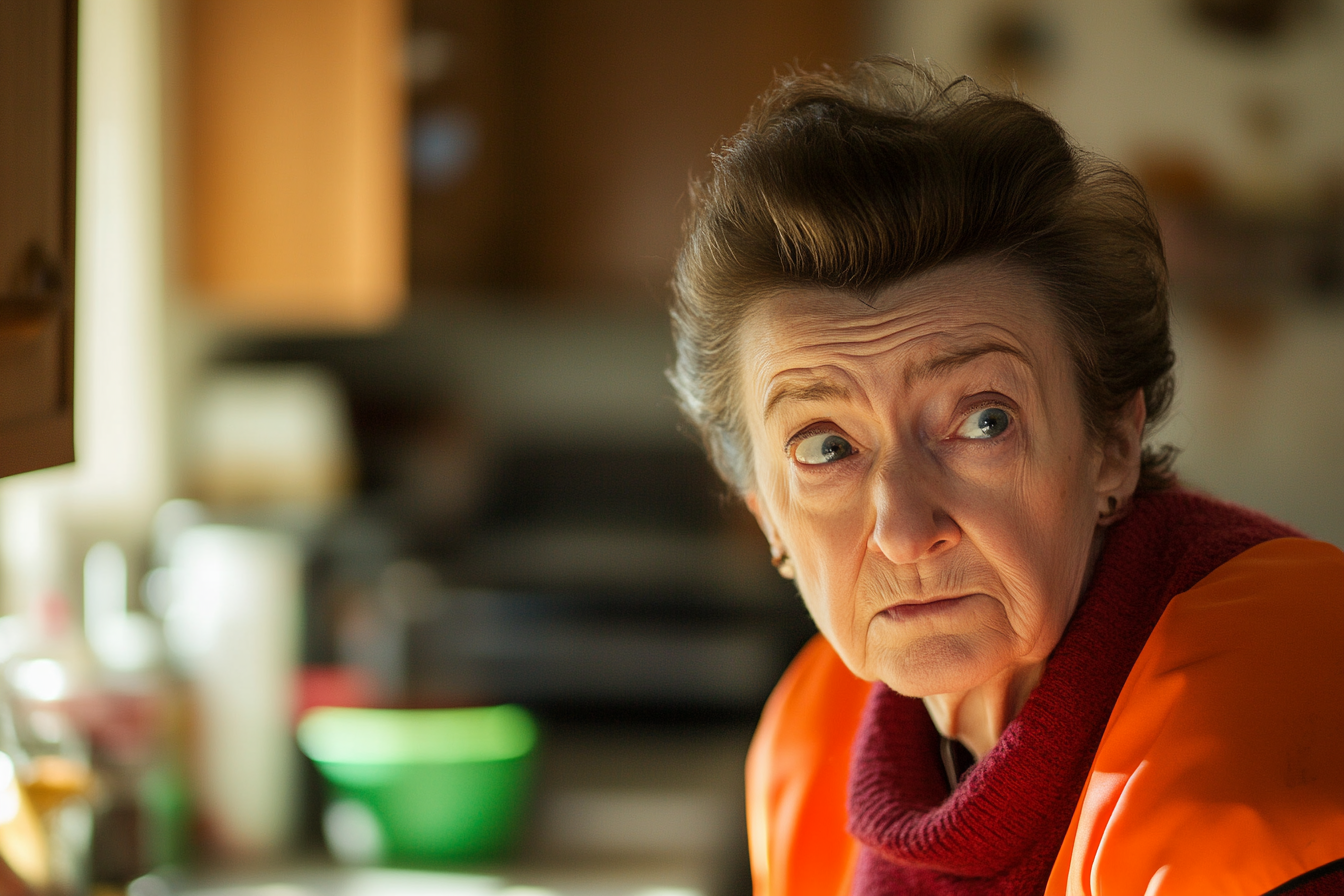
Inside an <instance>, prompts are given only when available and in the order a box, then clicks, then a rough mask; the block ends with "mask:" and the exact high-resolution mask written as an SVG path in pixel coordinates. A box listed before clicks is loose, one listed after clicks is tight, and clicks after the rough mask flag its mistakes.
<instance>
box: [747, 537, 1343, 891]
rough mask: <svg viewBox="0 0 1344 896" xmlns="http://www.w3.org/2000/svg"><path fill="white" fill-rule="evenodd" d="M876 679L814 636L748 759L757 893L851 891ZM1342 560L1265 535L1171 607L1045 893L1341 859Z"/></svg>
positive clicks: (1272, 876) (1324, 549) (1253, 887)
mask: <svg viewBox="0 0 1344 896" xmlns="http://www.w3.org/2000/svg"><path fill="white" fill-rule="evenodd" d="M869 688H870V685H869V684H868V683H867V682H863V681H860V680H859V679H857V678H855V677H854V676H853V675H852V674H851V673H850V672H849V671H848V669H846V668H845V666H844V665H843V664H842V663H841V662H840V659H839V657H837V656H836V654H835V652H834V651H833V650H831V648H830V646H829V645H828V644H826V642H825V641H823V640H822V639H820V638H819V637H818V638H816V639H814V640H813V641H812V642H811V643H810V644H808V646H807V647H806V648H804V650H803V652H802V653H800V654H799V656H798V658H797V659H796V660H795V661H794V663H793V665H792V666H790V668H789V670H788V671H787V672H786V673H785V675H784V678H783V679H781V681H780V683H779V686H778V687H777V688H776V690H775V693H774V694H773V695H772V696H771V698H770V701H769V702H768V703H767V705H766V709H765V712H764V714H763V715H762V717H761V724H760V727H759V729H758V730H757V734H756V738H755V740H754V741H753V742H752V748H751V752H750V754H749V756H748V759H747V822H748V831H749V837H750V844H751V860H752V875H753V879H754V881H755V893H756V896H845V894H848V892H849V889H850V881H851V878H852V874H853V871H854V866H855V862H856V860H857V858H858V852H859V847H858V844H857V843H856V842H855V841H854V840H853V838H851V837H850V836H849V835H848V833H846V831H845V819H846V813H845V798H846V786H847V779H848V765H849V753H850V746H851V744H852V743H853V740H854V734H855V731H856V730H857V728H858V723H859V716H860V713H861V710H862V706H863V704H864V702H865V700H866V697H867V694H868V690H869ZM1341 748H1344V553H1341V552H1340V551H1339V550H1338V549H1337V548H1334V547H1332V546H1330V545H1327V544H1324V543H1321V542H1314V541H1309V540H1306V539H1299V538H1283V539H1277V540H1274V541H1269V542H1265V543H1263V544H1260V545H1257V546H1256V547H1254V548H1251V549H1250V550H1247V551H1245V552H1243V553H1242V554H1240V555H1238V556H1237V557H1235V558H1233V559H1232V560H1230V561H1228V562H1227V563H1224V564H1223V565H1222V566H1220V567H1218V568H1217V569H1216V570H1214V571H1213V572H1212V573H1210V574H1209V575H1207V576H1205V577H1204V578H1203V579H1202V580H1200V582H1199V583H1198V584H1196V585H1195V586H1194V587H1192V588H1191V589H1190V590H1188V591H1186V592H1184V593H1182V594H1179V595H1177V596H1176V597H1175V598H1173V599H1172V601H1171V602H1170V603H1169V604H1168V605H1167V608H1166V610H1165V612H1163V614H1162V617H1161V619H1160V620H1159V622H1158V624H1157V626H1156V627H1155V628H1154V630H1153V632H1152V634H1151V635H1150V636H1149V638H1148V640H1147V642H1146V643H1145V645H1144V648H1143V650H1142V652H1141V653H1140V654H1139V658H1138V661H1137V662H1136V663H1135V664H1134V667H1133V669H1132V670H1131V671H1130V674H1129V677H1128V679H1127V681H1126V683H1125V687H1124V690H1123V691H1122V692H1121V694H1120V698H1119V699H1118V701H1117V702H1116V705H1115V708H1114V709H1113V711H1112V713H1111V717H1110V721H1109V723H1108V724H1107V727H1106V731H1105V734H1104V735H1103V736H1102V740H1101V743H1100V745H1099V747H1098V749H1097V752H1096V755H1095V757H1094V760H1093V763H1092V769H1091V771H1090V773H1089V775H1088V779H1087V783H1086V785H1085V786H1084V789H1083V793H1082V796H1081V798H1080V799H1079V801H1078V805H1077V808H1076V810H1075V812H1074V817H1073V822H1072V824H1071V826H1070V828H1069V832H1068V834H1067V836H1066V837H1065V840H1064V843H1063V844H1062V846H1061V849H1060V851H1059V854H1058V857H1057V859H1056V862H1055V866H1054V869H1053V871H1052V873H1051V875H1050V880H1049V883H1048V885H1047V889H1046V892H1047V894H1049V896H1065V894H1067V896H1128V894H1148V896H1161V894H1172V896H1178V894H1204V893H1217V894H1226V896H1233V894H1243V893H1244V894H1262V893H1265V892H1266V891H1268V890H1271V889H1273V888H1274V887H1276V886H1279V885H1280V884H1283V883H1285V882H1287V881H1289V880H1292V879H1293V878H1295V877H1297V876H1299V875H1301V874H1304V873H1306V872H1308V871H1310V870H1311V869H1314V868H1317V867H1319V866H1321V865H1325V864H1327V863H1329V862H1331V861H1334V860H1336V859H1340V858H1344V755H1342V754H1344V749H1341Z"/></svg>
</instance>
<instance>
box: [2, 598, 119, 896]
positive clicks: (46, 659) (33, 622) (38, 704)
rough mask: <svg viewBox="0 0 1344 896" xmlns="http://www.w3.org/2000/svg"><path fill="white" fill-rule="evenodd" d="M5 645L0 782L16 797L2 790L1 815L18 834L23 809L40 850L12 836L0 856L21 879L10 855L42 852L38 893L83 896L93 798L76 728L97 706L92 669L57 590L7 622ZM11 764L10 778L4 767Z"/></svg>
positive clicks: (23, 826) (25, 874) (20, 866)
mask: <svg viewBox="0 0 1344 896" xmlns="http://www.w3.org/2000/svg"><path fill="white" fill-rule="evenodd" d="M5 622H6V628H5V630H4V635H5V637H4V639H3V640H4V642H5V647H6V651H7V653H8V657H7V658H6V661H5V663H4V680H5V691H4V696H5V710H4V717H3V718H0V751H3V753H4V756H5V759H6V760H8V762H6V761H4V760H0V779H5V778H6V777H7V775H6V773H10V775H12V779H13V781H14V782H15V783H16V784H17V785H18V792H19V794H20V796H18V797H17V798H16V797H13V796H12V795H10V794H12V793H13V791H12V790H11V791H6V794H7V795H6V797H4V798H0V802H7V803H8V805H0V816H3V815H5V814H7V811H9V810H10V809H11V807H13V806H15V805H17V809H13V810H12V811H13V812H14V813H15V814H14V816H13V817H14V820H15V822H16V823H17V824H18V826H19V827H18V830H21V831H22V830H27V823H26V822H24V821H23V820H22V819H23V818H24V817H25V815H26V813H27V811H28V809H27V808H26V807H31V811H32V812H33V814H34V816H35V817H36V819H37V822H38V829H39V830H40V832H41V839H42V841H43V843H42V845H41V846H37V845H34V843H33V842H30V840H29V838H28V835H27V834H15V835H14V839H12V840H11V841H10V842H8V843H7V844H6V845H5V847H4V848H0V853H3V854H4V855H5V858H6V861H7V862H8V864H9V865H10V867H11V868H12V869H13V870H14V871H15V872H16V873H17V874H19V876H20V877H22V878H24V879H25V880H29V881H31V880H32V875H33V874H34V873H35V872H34V871H32V870H28V871H25V870H24V868H25V866H28V867H30V868H36V867H37V866H38V864H39V862H38V861H37V859H36V858H33V859H32V861H31V862H27V863H25V862H23V861H19V862H17V863H16V861H14V860H13V859H12V858H11V854H13V855H32V856H36V855H38V854H41V855H42V856H43V859H44V861H45V866H46V871H45V873H44V874H42V875H40V877H43V878H45V882H44V884H43V885H41V886H40V887H39V888H40V889H42V891H43V892H51V893H82V892H84V891H85V890H86V889H87V887H88V883H89V847H90V842H91V839H92V833H93V808H92V804H91V799H92V798H93V797H94V796H95V786H94V776H93V773H92V769H91V765H90V761H89V747H88V742H87V740H86V739H85V737H84V735H83V733H82V730H83V729H84V727H85V726H84V720H85V718H86V717H87V715H88V713H89V710H90V708H91V707H92V706H93V705H95V704H96V697H95V696H94V687H93V672H94V668H95V667H94V663H93V660H92V657H91V656H90V653H89V650H88V646H87V644H86V643H85V641H84V638H83V637H82V635H81V634H80V632H79V630H78V627H77V626H75V625H74V622H73V616H72V613H71V611H70V604H69V602H68V601H67V600H66V599H65V596H64V595H62V594H60V593H58V592H48V593H46V594H43V595H42V596H40V597H39V598H37V599H36V600H34V601H33V602H32V603H31V604H30V609H29V613H28V615H27V618H15V617H10V618H9V619H7V620H6V621H5ZM11 765H12V766H13V768H12V772H11V769H10V766H11Z"/></svg>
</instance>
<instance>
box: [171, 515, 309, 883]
mask: <svg viewBox="0 0 1344 896" xmlns="http://www.w3.org/2000/svg"><path fill="white" fill-rule="evenodd" d="M171 569H172V591H173V597H172V602H171V605H170V606H169V608H168V612H167V614H166V617H165V619H164V634H165V637H166V640H167V642H168V646H169V649H170V651H171V652H172V654H173V656H174V657H175V659H176V660H177V662H178V664H179V666H180V667H181V669H182V671H183V672H184V673H185V674H186V676H187V677H188V679H189V680H190V681H191V683H192V685H193V690H194V693H195V702H196V720H197V731H196V737H195V740H196V741H197V743H196V745H195V747H196V751H197V755H196V760H197V763H196V767H197V770H198V771H197V779H196V782H195V784H196V797H197V800H198V804H199V806H200V810H201V813H202V815H203V817H204V820H205V822H206V829H207V831H208V832H209V834H210V836H211V839H212V841H213V846H214V847H215V848H216V849H217V850H218V851H219V852H220V853H222V856H223V857H226V858H231V859H236V860H243V861H252V860H265V859H269V858H274V857H276V856H278V855H279V854H280V853H281V852H283V850H284V849H285V847H286V846H287V845H288V844H289V840H290V835H291V833H292V830H293V821H294V809H295V804H296V800H297V789H296V780H297V776H296V769H295V754H294V747H293V735H292V733H291V714H292V711H293V705H294V678H295V669H296V667H297V665H298V662H299V641H300V628H299V626H300V615H301V608H302V587H303V557H302V554H301V552H300V550H299V546H298V544H297V542H296V540H295V539H294V538H292V537H290V536H287V535H284V534H281V533H277V532H267V531H261V530H256V529H248V528H242V527H238V526H215V525H210V526H198V527H195V528H192V529H188V530H187V531H186V532H184V533H183V534H182V535H180V536H179V537H178V539H177V541H176V543H175V544H174V545H173V551H172V566H171Z"/></svg>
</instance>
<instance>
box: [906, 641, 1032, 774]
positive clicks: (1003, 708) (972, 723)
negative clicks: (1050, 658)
mask: <svg viewBox="0 0 1344 896" xmlns="http://www.w3.org/2000/svg"><path fill="white" fill-rule="evenodd" d="M1044 672H1045V661H1044V660H1042V661H1041V662H1039V663H1034V664H1032V665H1030V666H1022V667H1017V668H1013V669H1007V670H1005V671H1003V672H1001V673H1000V674H999V675H997V676H995V677H994V678H991V679H990V680H989V681H986V682H984V683H983V684H981V685H978V686H977V687H975V688H972V689H971V690H969V691H963V692H962V693H958V694H933V695H931V696H928V697H925V698H924V706H925V708H926V709H927V710H928V712H929V717H930V718H931V719H933V724H934V727H936V728H937V729H938V733H939V734H941V735H942V736H943V737H946V738H949V739H951V740H958V741H961V743H962V744H963V745H964V746H965V747H966V749H968V750H970V751H971V755H973V756H974V757H975V758H976V759H977V760H979V759H980V758H982V757H983V756H984V755H985V754H986V753H988V752H989V751H990V750H992V749H994V745H995V744H997V743H998V742H999V738H1000V737H1002V736H1003V730H1004V729H1005V728H1007V727H1008V723H1009V722H1011V721H1012V720H1013V719H1015V718H1017V714H1018V713H1020V712H1021V711H1022V707H1023V706H1024V705H1025V704H1026V702H1027V697H1029V696H1031V692H1032V691H1033V690H1035V688H1036V685H1037V684H1038V683H1039V682H1040V680H1041V675H1042V674H1043V673H1044Z"/></svg>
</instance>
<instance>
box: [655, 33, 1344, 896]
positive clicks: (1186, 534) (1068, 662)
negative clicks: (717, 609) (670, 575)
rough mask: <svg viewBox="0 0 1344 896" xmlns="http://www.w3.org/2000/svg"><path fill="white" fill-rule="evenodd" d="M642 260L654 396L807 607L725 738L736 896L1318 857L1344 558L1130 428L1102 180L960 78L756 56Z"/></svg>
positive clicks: (1127, 320)
mask: <svg viewBox="0 0 1344 896" xmlns="http://www.w3.org/2000/svg"><path fill="white" fill-rule="evenodd" d="M674 287H675V291H676V302H675V305H674V309H673V322H674V332H675V338H676V344H677V361H676V366H675V368H674V370H673V371H672V379H673V383H674V385H675V387H676V389H677V391H678V394H679V397H680V400H681V403H682V405H683V408H684V410H685V412H686V413H687V415H688V416H689V418H690V419H691V421H692V422H693V423H694V424H695V426H696V427H697V428H698V430H699V431H700V433H701V434H702V436H703V438H704V442H705V444H706V446H707V449H708V452H709V455H710V457H711V459H712V460H713V462H714V463H715V465H716V466H717V468H718V470H719V471H720V473H721V474H722V475H723V477H724V478H725V479H726V480H727V482H728V483H729V484H730V485H731V486H732V487H733V488H734V489H736V490H737V491H738V492H739V493H740V494H741V496H742V497H743V498H744V499H745V501H746V503H747V506H748V507H749V508H750V509H751V512H752V513H753V514H754V515H755V517H756V519H757V521H758V522H759V523H760V527H761V530H762V531H763V532H764V534H765V537H766V539H767V540H768V542H769V546H770V551H771V554H772V555H773V557H774V561H775V564H776V566H777V567H778V568H779V572H780V574H781V575H783V576H785V577H787V578H791V579H793V580H794V581H795V582H796V583H797V586H798V590H799V592H800V593H801V595H802V598H803V601H804V602H805V603H806V605H807V608H808V610H809V611H810V612H811V614H812V618H813V619H814V620H815V622H816V624H817V628H818V629H819V630H820V633H821V635H820V637H819V638H818V639H816V640H814V642H813V643H812V644H810V645H809V646H808V647H807V648H806V649H805V650H804V651H803V653H802V654H800V656H799V658H798V659H797V660H796V661H795V662H794V664H793V665H792V667H791V668H790V670H789V671H788V672H787V673H786V675H785V677H784V679H783V680H782V681H781V682H780V684H779V686H778V688H777V689H776V691H775V694H774V695H773V696H772V698H771V700H770V703H769V704H768V706H767V708H766V711H765V714H764V716H763V717H762V721H761V725H760V728H759V729H758V732H757V736H756V740H755V742H754V744H753V747H752V752H751V755H750V758H749V760H748V804H749V805H748V813H749V823H750V834H751V846H752V863H753V873H754V877H755V880H756V887H757V893H758V894H759V896H766V894H768V896H784V894H787V896H832V894H842V893H855V894H886V893H892V894H895V893H1023V894H1026V893H1042V892H1046V893H1051V894H1063V893H1069V894H1081V893H1094V894H1121V896H1124V894H1144V893H1147V894H1233V893H1245V894H1259V893H1265V892H1267V891H1271V890H1273V891H1274V892H1276V893H1279V892H1288V891H1291V892H1293V893H1297V894H1308V893H1310V894H1316V893H1326V892H1329V893H1338V892H1344V643H1341V642H1344V555H1342V554H1341V553H1340V552H1339V551H1338V550H1336V549H1335V548H1333V547H1331V546H1329V545H1326V544H1322V543H1319V542H1313V541H1309V540H1307V539H1305V538H1302V537H1300V536H1299V535H1298V533H1296V532H1294V531H1293V530H1291V529H1290V528H1288V527H1287V526H1284V525H1281V524H1279V523H1276V522H1274V521H1272V520H1270V519H1267V518H1265V517H1263V516H1260V515H1257V514H1254V513H1251V512H1248V511H1246V510H1242V509H1239V508H1236V507H1232V506H1229V505H1227V504H1223V503H1220V502H1217V501H1214V500H1212V499H1209V498H1205V497H1201V496H1198V495H1195V494H1192V493H1190V492H1187V491H1183V490H1181V489H1179V488H1178V487H1176V486H1175V485H1174V482H1173V478H1172V475H1171V473H1170V470H1169V464H1170V451H1161V450H1158V451H1154V450H1152V449H1149V448H1145V447H1144V434H1145V430H1146V429H1148V428H1149V427H1151V426H1152V425H1153V424H1154V423H1155V422H1156V421H1158V420H1159V419H1160V418H1161V416H1162V415H1163V413H1164V412H1165V411H1166V409H1167V406H1168V404H1169V402H1170V399H1171V394H1172V388H1173V384H1172V373H1171V371H1172V364H1173V355H1172V350H1171V344H1170V337H1169V333H1168V308H1167V296H1166V267H1165V262H1164V259H1163V255H1162V247H1161V241H1160V238H1159V235H1158V230H1157V226H1156V224H1155V222H1154V219H1153V215H1152V212H1151V211H1150V209H1149V206H1148V204H1147V201H1146V199H1145V197H1144V194H1143V191H1142V189H1141V188H1140V187H1139V185H1138V184H1137V183H1136V182H1135V181H1134V179H1133V178H1132V177H1130V176H1129V175H1128V174H1126V173H1125V172H1124V171H1123V170H1121V169H1120V168H1119V167H1117V166H1116V165H1114V164H1112V163H1109V162H1107V161H1105V160H1103V159H1099V158H1096V157H1094V156H1090V155H1088V154H1086V153H1084V152H1082V151H1080V150H1079V149H1078V148H1076V147H1075V146H1073V145H1072V144H1071V143H1070V142H1069V140H1068V139H1067V137H1066V136H1065V135H1064V133H1063V132H1062V131H1061V130H1060V128H1059V126H1058V125H1057V124H1056V123H1055V122H1054V121H1053V120H1052V119H1051V118H1050V117H1049V116H1048V115H1046V114H1045V113H1044V112H1042V111H1040V110H1039V109H1037V108H1035V107H1033V106H1031V105H1030V104H1028V103H1026V102H1024V101H1022V100H1021V99H1018V98H1015V97H1012V96H1002V95H996V94H993V93H990V92H987V91H985V90H982V89H980V88H979V87H977V86H975V85H974V84H973V83H971V82H969V81H966V80H961V81H956V82H953V83H951V84H943V83H940V82H939V80H938V79H937V78H936V76H934V75H933V74H931V73H929V72H928V71H927V70H925V69H922V68H919V67H916V66H913V65H909V64H906V63H902V62H899V61H896V60H874V61H870V62H866V63H862V64H860V65H858V66H856V67H855V68H854V69H853V70H852V71H851V72H850V73H848V74H847V75H837V74H833V73H824V74H816V75H791V76H788V77H786V78H784V79H782V80H781V81H780V82H779V83H778V84H777V85H776V86H775V88H774V89H773V90H772V91H771V92H770V93H769V94H767V95H766V96H765V97H764V98H763V99H762V100H761V102H760V103H759V104H758V106H757V108H756V109H755V111H754V112H753V114H752V116H751V118H750V120H749V121H748V122H747V123H746V125H745V126H744V127H743V128H742V130H741V131H740V132H739V133H738V134H737V135H736V136H735V137H733V138H732V139H731V140H729V141H727V143H726V144H725V145H724V146H723V148H722V149H721V151H720V152H719V153H717V154H716V156H715V159H714V170H713V173H712V175H711V176H710V177H709V178H708V179H707V180H706V181H704V182H703V183H701V184H700V185H698V187H697V189H696V190H695V194H694V197H693V212H692V216H691V220H690V223H689V226H688V230H687V238H686V243H685V247H684V249H683V251H682V254H681V256H680V259H679V260H678V264H677V269H676V275H675V280H674ZM869 682H873V684H871V685H870V684H869ZM1275 888H1279V889H1275Z"/></svg>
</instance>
